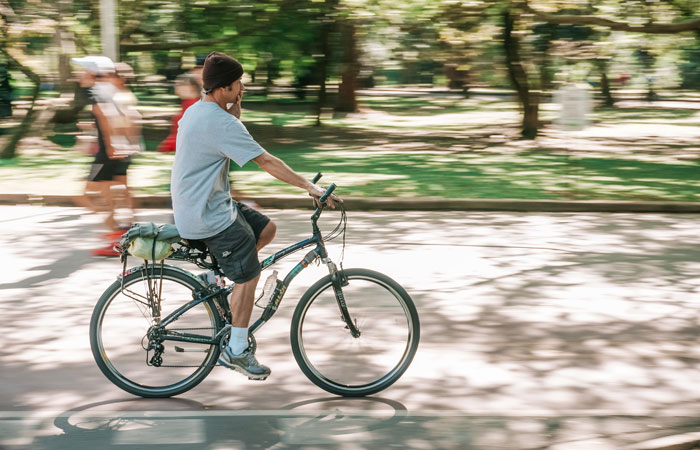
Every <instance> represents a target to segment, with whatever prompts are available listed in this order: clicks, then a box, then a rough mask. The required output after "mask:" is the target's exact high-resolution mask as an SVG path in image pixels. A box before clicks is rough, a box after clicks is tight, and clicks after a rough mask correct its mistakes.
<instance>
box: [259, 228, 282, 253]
mask: <svg viewBox="0 0 700 450" xmlns="http://www.w3.org/2000/svg"><path fill="white" fill-rule="evenodd" d="M276 234H277V225H275V223H274V222H273V221H269V222H268V223H267V225H265V228H263V230H262V231H261V232H260V237H259V238H258V243H257V244H256V245H255V248H256V249H257V250H258V251H260V249H261V248H263V247H265V246H266V245H267V244H269V243H270V242H272V240H273V239H274V238H275V235H276Z"/></svg>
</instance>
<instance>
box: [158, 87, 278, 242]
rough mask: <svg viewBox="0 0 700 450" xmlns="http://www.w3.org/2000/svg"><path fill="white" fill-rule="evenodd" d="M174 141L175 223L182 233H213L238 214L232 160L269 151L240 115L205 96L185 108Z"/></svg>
mask: <svg viewBox="0 0 700 450" xmlns="http://www.w3.org/2000/svg"><path fill="white" fill-rule="evenodd" d="M176 142H177V144H176V152H175V163H174V164H173V172H172V178H171V186H170V191H171V195H172V199H173V213H174V215H175V225H176V226H177V229H178V231H179V232H180V236H182V237H184V238H189V239H205V238H209V237H212V236H215V235H217V234H219V233H220V232H222V231H224V230H225V229H226V228H228V227H229V226H230V225H231V224H232V223H233V222H234V220H236V217H237V214H238V210H237V208H236V204H235V202H233V201H232V199H231V193H230V186H231V184H230V182H229V178H228V172H229V159H230V160H233V161H234V162H235V163H236V164H238V165H239V166H243V165H244V164H245V163H247V162H248V161H250V160H251V159H253V158H255V157H257V156H260V155H261V154H263V152H265V150H264V149H263V148H262V147H261V146H260V144H258V143H257V142H255V140H254V139H253V138H252V136H251V135H250V134H249V133H248V130H246V128H245V126H243V124H242V123H241V121H240V120H238V119H237V118H235V117H234V116H232V115H231V114H229V113H227V112H226V111H224V110H223V109H221V108H220V107H219V106H218V105H217V104H216V103H213V102H203V101H198V102H197V103H195V104H194V105H192V106H190V107H189V108H187V110H186V111H185V114H184V115H183V116H182V119H180V122H179V127H178V130H177V141H176Z"/></svg>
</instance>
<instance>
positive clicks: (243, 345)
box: [228, 327, 248, 355]
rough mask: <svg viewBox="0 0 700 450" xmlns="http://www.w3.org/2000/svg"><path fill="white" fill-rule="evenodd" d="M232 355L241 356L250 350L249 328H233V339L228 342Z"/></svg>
mask: <svg viewBox="0 0 700 450" xmlns="http://www.w3.org/2000/svg"><path fill="white" fill-rule="evenodd" d="M228 348H229V350H231V354H233V355H240V354H241V353H243V352H244V351H246V350H247V349H248V328H238V327H232V328H231V339H229V341H228Z"/></svg>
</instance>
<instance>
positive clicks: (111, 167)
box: [88, 159, 130, 181]
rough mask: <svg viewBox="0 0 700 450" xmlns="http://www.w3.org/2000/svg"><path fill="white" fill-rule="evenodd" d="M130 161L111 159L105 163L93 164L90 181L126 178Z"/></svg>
mask: <svg viewBox="0 0 700 450" xmlns="http://www.w3.org/2000/svg"><path fill="white" fill-rule="evenodd" d="M129 164H130V161H123V160H119V159H109V160H107V161H105V162H102V163H98V162H94V163H92V167H90V174H89V175H88V181H112V180H114V177H118V176H126V171H127V170H128V169H129Z"/></svg>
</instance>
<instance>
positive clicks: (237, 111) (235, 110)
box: [227, 89, 243, 119]
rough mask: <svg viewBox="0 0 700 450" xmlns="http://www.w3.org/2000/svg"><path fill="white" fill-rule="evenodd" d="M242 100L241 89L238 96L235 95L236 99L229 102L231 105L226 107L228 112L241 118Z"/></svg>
mask: <svg viewBox="0 0 700 450" xmlns="http://www.w3.org/2000/svg"><path fill="white" fill-rule="evenodd" d="M242 102H243V90H242V89H241V91H240V92H239V93H238V96H237V97H236V100H234V102H233V103H231V106H229V108H228V110H227V111H228V113H229V114H231V115H233V116H234V117H236V119H240V118H241V103H242Z"/></svg>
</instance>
